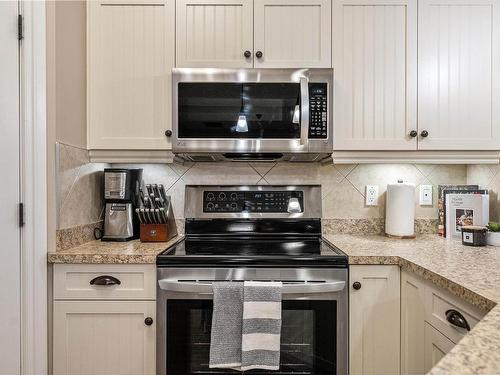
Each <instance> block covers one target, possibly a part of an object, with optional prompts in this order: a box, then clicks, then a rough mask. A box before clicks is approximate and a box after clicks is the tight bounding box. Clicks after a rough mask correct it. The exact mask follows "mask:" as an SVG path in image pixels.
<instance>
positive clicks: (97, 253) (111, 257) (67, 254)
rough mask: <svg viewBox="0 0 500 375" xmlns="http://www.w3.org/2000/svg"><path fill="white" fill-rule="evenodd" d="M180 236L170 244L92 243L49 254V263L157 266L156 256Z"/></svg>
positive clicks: (169, 242) (137, 242)
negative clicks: (144, 264) (145, 264)
mask: <svg viewBox="0 0 500 375" xmlns="http://www.w3.org/2000/svg"><path fill="white" fill-rule="evenodd" d="M182 238H183V236H181V235H179V236H176V237H174V238H172V239H171V240H170V241H168V242H140V241H139V240H134V241H129V242H106V241H90V242H86V243H84V244H82V245H79V246H76V247H73V248H71V249H68V250H61V251H57V252H52V253H49V254H48V262H49V263H70V264H79V263H80V264H96V263H103V264H127V263H130V264H143V263H149V264H155V263H156V256H157V255H158V254H159V253H161V252H162V251H163V250H165V249H166V248H167V247H169V246H171V245H173V244H174V243H176V242H178V241H180V240H181V239H182Z"/></svg>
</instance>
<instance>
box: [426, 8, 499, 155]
mask: <svg viewBox="0 0 500 375" xmlns="http://www.w3.org/2000/svg"><path fill="white" fill-rule="evenodd" d="M418 30H419V34H418V77H419V78H418V87H419V88H418V89H419V93H418V118H419V131H420V132H422V131H424V130H425V131H427V132H428V136H427V137H426V138H422V137H420V142H419V149H422V150H448V149H449V150H488V149H490V150H498V149H500V1H498V0H420V1H419V28H418Z"/></svg>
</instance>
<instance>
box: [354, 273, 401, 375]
mask: <svg viewBox="0 0 500 375" xmlns="http://www.w3.org/2000/svg"><path fill="white" fill-rule="evenodd" d="M349 280H350V285H351V289H350V292H349V302H350V320H349V328H350V342H349V344H350V356H349V358H350V360H349V363H350V374H351V375H371V374H390V375H397V374H399V373H400V365H399V363H400V361H399V356H400V284H399V267H398V266H351V267H349ZM355 283H359V284H355ZM358 287H359V288H358Z"/></svg>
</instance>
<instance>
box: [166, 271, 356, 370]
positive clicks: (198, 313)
mask: <svg viewBox="0 0 500 375" xmlns="http://www.w3.org/2000/svg"><path fill="white" fill-rule="evenodd" d="M161 271H163V274H162V275H160V272H161ZM161 271H160V270H159V289H158V291H159V292H158V316H157V320H158V341H157V375H160V374H161V375H165V374H166V375H178V374H183V375H184V374H185V375H190V374H238V373H239V372H237V371H233V370H222V369H209V367H208V362H209V351H210V332H211V323H212V311H213V301H212V294H211V286H210V282H211V281H210V280H233V281H236V280H249V279H252V280H281V281H283V283H284V286H283V302H282V331H281V355H280V357H281V359H280V369H279V370H278V371H263V370H259V371H255V372H250V371H248V372H245V374H254V373H255V374H310V375H334V374H346V373H347V346H348V341H347V287H346V285H345V280H346V279H345V278H346V276H347V270H345V269H342V270H340V269H338V270H312V269H308V270H305V269H303V270H296V269H295V270H294V269H280V270H278V269H274V270H266V269H234V270H228V269H224V270H222V269H215V270H201V272H200V270H198V271H197V270H191V271H193V272H192V273H190V272H189V271H188V270H183V271H184V272H183V274H178V273H177V270H169V271H171V272H170V274H169V272H168V271H167V270H165V269H163V270H161ZM172 271H174V274H172ZM186 271H188V272H187V273H186ZM217 274H218V275H217ZM195 275H196V277H195ZM272 275H274V276H272ZM278 275H279V277H276V276H278ZM308 284H309V285H308ZM162 287H163V289H162Z"/></svg>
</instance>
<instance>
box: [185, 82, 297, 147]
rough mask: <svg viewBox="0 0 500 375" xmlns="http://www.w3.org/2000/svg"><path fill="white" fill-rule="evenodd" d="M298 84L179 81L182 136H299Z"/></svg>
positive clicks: (279, 137) (274, 137)
mask: <svg viewBox="0 0 500 375" xmlns="http://www.w3.org/2000/svg"><path fill="white" fill-rule="evenodd" d="M300 105H301V103H300V85H299V83H279V82H275V83H238V82H237V83H227V82H226V83H223V82H220V83H217V82H215V83H214V82H209V83H208V82H180V83H179V84H178V107H177V110H178V114H177V115H178V137H179V138H211V139H215V138H236V139H238V138H241V139H246V138H257V139H265V138H269V139H296V138H300Z"/></svg>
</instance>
